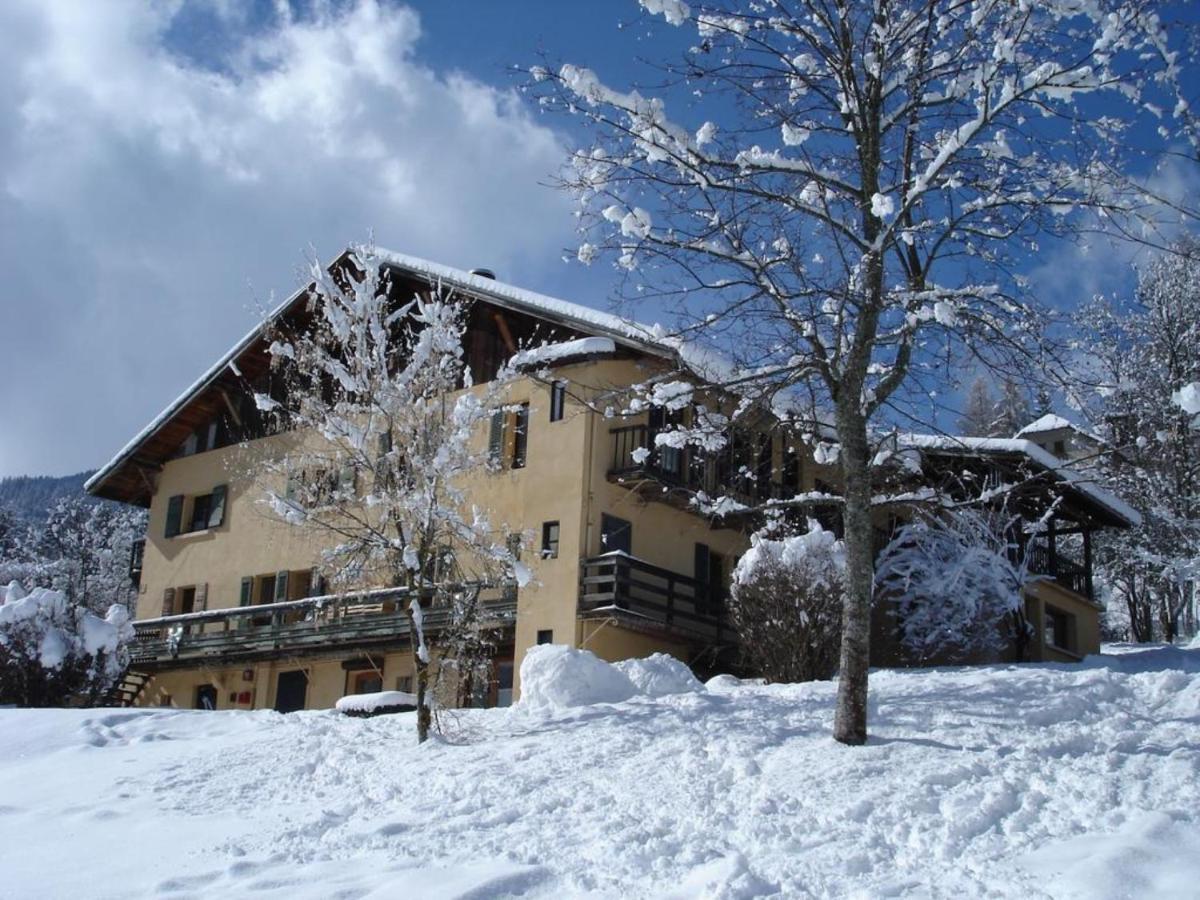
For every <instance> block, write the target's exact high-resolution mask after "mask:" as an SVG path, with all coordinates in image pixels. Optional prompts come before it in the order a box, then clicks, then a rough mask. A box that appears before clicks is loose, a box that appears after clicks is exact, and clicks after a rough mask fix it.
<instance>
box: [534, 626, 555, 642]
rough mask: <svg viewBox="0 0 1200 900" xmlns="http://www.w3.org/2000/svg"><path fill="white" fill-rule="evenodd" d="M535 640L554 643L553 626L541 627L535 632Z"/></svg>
mask: <svg viewBox="0 0 1200 900" xmlns="http://www.w3.org/2000/svg"><path fill="white" fill-rule="evenodd" d="M537 642H538V643H539V644H553V643H554V629H553V628H543V629H541V630H540V631H539V632H538V633H537Z"/></svg>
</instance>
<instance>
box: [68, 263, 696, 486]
mask: <svg viewBox="0 0 1200 900" xmlns="http://www.w3.org/2000/svg"><path fill="white" fill-rule="evenodd" d="M349 249H352V248H349V247H347V248H346V249H343V250H342V251H341V252H340V253H339V254H338V255H337V257H335V259H338V258H340V257H341V256H342V255H343V254H344V253H346V252H347V250H349ZM375 253H376V255H378V256H379V257H380V258H381V259H382V260H383V261H384V262H386V263H388V264H389V265H393V266H396V267H397V268H401V269H406V270H408V271H409V272H410V273H413V274H423V275H426V276H428V277H431V278H438V279H442V280H444V281H449V282H452V283H454V284H456V285H458V286H460V287H465V288H468V289H470V290H471V291H473V292H476V293H479V294H482V295H484V296H490V297H494V298H496V299H502V300H508V301H509V302H511V303H515V304H516V305H518V306H520V307H524V308H526V309H536V310H542V311H544V312H549V313H553V314H555V315H558V316H561V317H563V318H567V319H572V320H575V321H576V322H578V323H579V324H581V325H583V326H586V327H587V328H590V329H596V328H599V329H602V330H605V331H608V332H611V333H612V335H613V336H614V337H616V338H618V339H619V340H621V341H622V342H623V343H626V344H634V345H635V346H636V347H638V348H639V349H643V350H653V351H657V352H658V353H660V354H661V353H667V354H672V355H677V356H679V357H680V358H681V360H683V359H684V358H685V355H690V356H693V357H695V358H697V362H699V359H698V357H700V356H702V354H701V353H700V348H694V349H692V350H688V349H685V347H684V346H683V345H684V342H682V341H673V340H671V339H669V338H667V336H666V334H665V330H664V329H662V328H661V327H660V326H647V325H642V324H640V323H638V322H634V321H632V320H627V319H622V318H620V317H618V316H614V315H611V314H610V313H605V312H601V311H600V310H596V309H592V308H591V307H588V306H582V305H580V304H578V303H572V302H570V301H567V300H560V299H558V298H556V297H550V296H548V295H546V294H539V293H536V292H535V291H529V290H526V289H524V288H520V287H517V286H515V285H510V284H506V283H505V282H503V281H497V280H495V279H492V278H485V277H484V276H482V275H474V274H472V273H470V272H467V271H465V270H463V269H456V268H454V267H453V266H447V265H443V264H441V263H435V262H431V261H429V260H425V259H421V258H420V257H416V256H408V255H406V254H403V253H396V252H395V251H392V250H385V249H383V248H381V247H378V248H376V249H375ZM330 264H331V265H332V261H331V263H330ZM305 290H307V287H301V288H298V289H297V290H296V291H294V292H293V293H292V294H291V295H289V296H288V298H287V299H286V300H284V301H283V302H282V303H280V304H279V305H278V306H276V307H275V308H274V309H273V310H271V312H270V314H269V315H268V316H267V321H271V320H273V319H274V318H275V317H276V316H278V315H279V314H280V313H282V312H283V311H284V310H285V309H287V308H288V307H289V306H290V305H291V304H292V303H293V302H294V301H295V300H296V299H297V298H298V297H300V296H301V295H302V294H303V293H304V291H305ZM262 327H263V323H261V322H260V323H258V324H257V325H255V326H254V328H253V329H251V331H250V332H249V333H247V334H246V335H245V336H244V337H243V338H242V339H241V340H240V341H238V342H237V343H236V344H235V345H234V346H233V347H232V349H230V350H229V351H227V352H226V353H225V355H224V356H222V357H221V358H220V359H219V360H218V361H217V362H216V363H215V364H214V365H213V366H211V367H210V368H209V369H208V370H206V371H205V372H204V374H202V375H201V376H200V377H199V378H198V379H196V380H195V381H194V382H192V384H191V385H190V386H189V387H188V388H187V389H186V390H184V391H183V392H182V393H181V394H180V395H179V396H177V397H176V398H175V399H174V400H172V401H171V402H170V403H169V404H167V406H166V407H165V408H164V409H163V410H162V411H161V412H160V413H159V414H158V415H157V416H155V417H154V418H153V419H151V420H150V422H149V424H147V425H146V426H145V427H143V428H142V429H141V430H140V431H139V432H138V433H137V434H136V435H134V437H133V438H131V439H130V440H129V441H128V442H126V444H125V445H124V446H123V447H121V449H120V450H118V451H117V452H116V453H115V454H114V455H113V456H112V458H111V459H109V461H108V462H107V463H105V464H104V465H103V466H101V467H100V468H99V469H97V470H96V472H95V474H93V475H92V477H91V478H89V479H88V480H87V481H86V482H84V485H83V489H84V490H85V491H87V492H88V493H91V492H92V490H93V489H95V488H97V487H99V486H100V484H101V483H102V482H103V481H104V480H105V479H106V478H108V477H109V476H110V475H111V474H112V473H113V472H114V471H115V470H116V469H118V468H119V467H120V466H121V465H122V464H124V463H125V462H126V461H128V459H129V457H130V456H132V455H133V453H134V451H135V450H137V448H138V447H139V446H140V445H141V444H142V443H143V442H145V441H146V440H148V439H149V438H150V437H152V436H153V435H154V433H155V432H156V431H158V430H159V429H160V428H161V427H162V426H163V425H164V424H166V422H167V421H168V420H169V419H170V418H171V417H172V416H173V415H175V413H177V412H178V411H179V410H180V409H181V408H182V407H183V406H184V405H185V404H187V403H188V401H190V400H191V399H192V398H193V397H194V396H195V395H196V394H197V393H199V392H200V391H202V390H204V388H206V387H208V385H209V384H211V383H212V381H213V380H214V379H215V378H216V377H217V376H218V375H220V374H221V372H222V371H224V369H225V367H226V366H228V365H229V364H230V363H231V362H233V360H235V359H236V358H237V357H238V356H239V355H240V354H241V353H242V351H244V350H245V349H246V348H247V347H249V346H250V344H251V343H252V342H253V341H254V339H255V338H256V337H257V336H258V335H259V334H261V332H262ZM690 364H691V363H690V362H689V365H690Z"/></svg>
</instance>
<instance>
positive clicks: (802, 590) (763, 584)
mask: <svg viewBox="0 0 1200 900" xmlns="http://www.w3.org/2000/svg"><path fill="white" fill-rule="evenodd" d="M845 572H846V550H845V547H844V545H843V544H842V542H841V541H839V540H838V539H837V538H836V537H835V536H834V534H833V532H830V531H826V530H825V529H824V528H822V527H821V525H820V524H819V523H818V522H815V521H810V522H809V526H808V531H807V532H805V533H804V534H799V535H794V536H792V537H787V538H783V539H781V540H770V539H766V538H761V537H758V536H755V537H754V538H752V540H751V546H750V549H749V550H747V551H746V553H745V554H744V555H743V556H742V558H741V559H740V560H739V561H738V565H737V568H736V569H734V573H733V591H732V599H731V602H730V605H729V612H730V619H731V620H732V622H733V625H734V627H735V628H736V629H737V631H738V634H739V636H740V638H741V648H742V656H743V659H744V661H745V663H746V665H747V667H748V668H750V669H751V670H752V671H754V672H756V673H758V674H760V675H762V676H763V677H765V678H766V679H767V680H768V681H772V682H796V681H813V680H815V679H821V678H829V677H831V676H832V675H833V673H834V672H835V671H836V669H837V661H838V648H839V646H840V644H841V630H842V595H843V593H844V591H845Z"/></svg>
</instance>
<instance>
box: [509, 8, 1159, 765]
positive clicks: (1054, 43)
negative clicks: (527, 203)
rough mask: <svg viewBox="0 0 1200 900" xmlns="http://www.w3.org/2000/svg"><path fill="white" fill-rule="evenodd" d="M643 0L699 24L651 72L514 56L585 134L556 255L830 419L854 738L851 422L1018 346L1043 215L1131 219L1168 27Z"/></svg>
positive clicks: (1145, 11)
mask: <svg viewBox="0 0 1200 900" xmlns="http://www.w3.org/2000/svg"><path fill="white" fill-rule="evenodd" d="M642 5H643V6H644V7H645V9H646V10H647V11H648V12H650V13H652V14H657V15H661V16H662V17H663V18H664V19H665V20H666V22H667V23H668V24H669V25H672V26H681V27H689V28H692V29H694V32H695V33H694V40H693V42H692V46H691V48H690V49H689V50H687V51H686V52H685V53H684V54H683V56H682V58H681V59H680V60H678V61H677V62H670V61H667V62H660V63H659V69H660V70H661V76H660V78H659V79H658V81H659V83H658V85H657V86H656V88H655V89H654V91H655V94H656V95H655V96H649V95H647V94H646V93H643V92H642V91H640V90H616V89H613V88H610V87H608V86H606V85H605V84H604V83H603V82H602V81H601V79H600V78H599V77H598V76H597V75H596V74H595V73H593V72H591V71H589V70H587V69H585V68H582V67H579V66H576V65H569V64H568V65H562V66H550V65H543V66H539V67H536V68H535V69H533V70H532V71H531V76H532V79H533V82H534V87H535V90H536V91H537V92H538V94H539V95H540V101H541V103H542V104H543V105H544V106H545V107H548V108H552V109H559V110H562V111H564V112H565V113H568V114H573V115H578V116H581V117H582V119H583V120H584V123H585V124H586V125H587V126H588V128H589V131H588V133H589V134H591V135H593V136H594V140H593V141H592V143H591V144H590V145H589V146H585V147H582V148H580V149H579V150H578V151H577V152H576V153H575V155H574V158H573V166H572V168H571V169H570V171H569V172H568V174H567V175H566V176H565V179H564V180H565V181H566V183H567V185H568V186H569V187H570V188H572V189H573V190H575V191H576V192H577V193H578V196H579V198H580V202H581V207H582V216H581V227H582V228H583V231H584V240H583V243H582V244H581V246H580V247H579V250H578V257H579V259H580V260H582V261H584V262H591V261H594V260H597V259H602V258H608V259H613V260H615V262H616V263H617V264H618V265H619V266H620V267H622V268H623V269H625V270H626V271H627V272H628V273H629V275H628V277H629V280H630V282H631V288H632V290H631V293H632V295H634V296H638V297H643V298H650V299H656V300H658V301H659V302H667V303H671V302H674V306H675V309H676V311H677V313H678V317H679V323H680V324H679V333H680V334H681V335H683V336H690V337H695V338H696V339H697V340H700V341H705V342H708V343H710V344H714V345H718V346H720V347H722V348H724V349H725V351H726V352H727V353H728V354H729V355H730V356H731V357H732V359H733V362H734V365H733V366H732V367H731V368H729V369H727V370H726V371H725V373H724V375H722V376H719V377H717V378H715V379H714V380H715V381H717V382H719V384H718V386H719V387H733V386H737V388H738V389H739V390H740V391H741V392H742V393H743V395H744V396H752V400H755V401H758V402H757V403H756V402H743V403H742V405H741V406H740V407H739V411H741V412H748V411H754V412H755V413H756V414H757V412H758V410H760V409H761V408H762V407H763V406H764V405H765V406H768V407H770V408H771V409H774V410H776V411H779V410H781V409H782V410H786V413H785V417H786V418H787V419H789V420H790V421H791V422H792V423H793V424H794V425H795V426H796V428H797V429H798V430H800V431H801V432H804V433H808V434H812V435H814V436H816V435H823V433H824V430H827V429H828V428H829V427H832V430H833V433H834V436H835V439H836V440H835V442H834V443H835V444H836V446H835V447H834V448H832V449H831V450H830V449H828V448H827V450H826V451H823V452H825V454H826V458H829V457H830V456H831V455H833V454H836V459H837V461H838V462H839V464H840V468H841V475H842V481H843V486H842V491H843V494H844V497H843V504H844V520H845V540H846V552H847V559H848V567H847V593H846V603H845V608H844V619H843V629H842V646H841V656H840V672H841V678H840V683H839V692H838V700H837V709H836V716H835V723H834V735H835V737H836V738H837V739H838V740H839V741H842V742H845V743H850V744H861V743H863V742H864V741H865V740H866V737H867V671H868V665H869V650H870V647H869V616H870V605H871V597H872V583H873V564H874V559H873V557H874V552H873V540H872V530H873V529H872V509H873V507H874V505H875V503H876V500H877V499H878V498H877V497H876V495H875V492H874V488H873V479H872V466H871V463H872V460H873V458H874V456H875V447H874V446H873V444H874V438H873V435H874V434H876V433H877V426H879V425H881V424H884V423H886V422H887V421H888V420H889V419H890V420H891V421H893V422H898V423H902V424H904V425H905V426H908V425H910V424H911V423H913V422H917V423H922V424H926V425H928V424H929V422H930V419H931V410H932V409H934V408H936V403H937V400H936V396H935V391H937V390H938V389H940V387H941V386H942V383H943V382H944V380H945V379H944V377H943V376H944V374H945V364H946V363H947V362H948V361H958V362H962V361H964V359H965V357H966V356H968V355H969V356H970V357H972V358H973V360H974V364H976V365H978V366H980V367H982V368H983V369H985V370H986V369H989V368H990V369H992V370H997V371H1000V372H1017V371H1020V370H1021V369H1023V368H1024V367H1025V366H1026V364H1027V360H1028V359H1029V358H1030V356H1031V355H1032V354H1034V353H1035V351H1034V350H1033V349H1032V348H1031V346H1030V345H1031V344H1032V343H1033V342H1034V341H1035V339H1036V338H1037V334H1038V320H1039V316H1038V309H1037V308H1036V307H1035V306H1034V305H1033V304H1032V302H1031V301H1030V298H1029V297H1028V293H1027V291H1026V284H1025V281H1024V279H1023V278H1022V277H1021V275H1020V274H1019V273H1020V270H1021V266H1022V263H1023V261H1024V260H1025V259H1026V258H1027V257H1028V255H1030V254H1032V253H1034V252H1036V250H1037V249H1038V241H1039V240H1041V239H1043V238H1044V236H1045V235H1051V236H1058V237H1070V236H1072V235H1073V234H1075V233H1076V232H1077V231H1078V230H1079V229H1081V228H1083V227H1093V224H1094V223H1095V222H1100V223H1101V224H1102V225H1104V224H1111V225H1115V226H1118V227H1120V228H1125V229H1130V228H1131V224H1130V223H1131V220H1132V218H1133V217H1135V216H1136V215H1137V214H1139V213H1140V212H1142V211H1143V209H1144V207H1145V205H1146V204H1147V203H1149V202H1150V201H1149V200H1148V198H1147V197H1146V195H1145V193H1144V192H1143V191H1141V190H1139V189H1137V186H1136V185H1134V184H1133V183H1132V182H1131V180H1130V179H1129V178H1127V177H1126V176H1125V175H1124V174H1123V172H1124V171H1125V164H1126V158H1125V156H1124V154H1125V152H1126V148H1127V147H1128V146H1129V145H1128V143H1127V142H1125V141H1123V140H1122V137H1123V135H1125V134H1126V133H1127V130H1128V128H1129V127H1130V125H1131V123H1133V122H1134V121H1136V120H1138V118H1139V117H1141V116H1144V115H1146V109H1145V108H1146V106H1147V105H1150V104H1153V103H1154V101H1156V100H1158V101H1159V102H1160V103H1161V102H1162V98H1161V96H1160V95H1161V94H1166V93H1169V91H1170V90H1171V87H1172V84H1173V82H1171V80H1170V79H1166V80H1162V81H1159V82H1155V81H1154V80H1153V79H1154V78H1155V77H1156V76H1157V75H1159V74H1161V73H1162V72H1163V71H1164V68H1165V67H1167V66H1168V62H1167V60H1168V59H1169V58H1170V57H1169V53H1168V51H1167V47H1168V45H1169V43H1170V41H1169V40H1168V37H1167V36H1166V34H1165V33H1164V31H1163V29H1162V27H1161V23H1160V22H1159V20H1158V18H1157V17H1156V16H1155V15H1154V6H1153V4H1152V3H1150V2H1146V0H1141V2H1127V0H1096V2H1093V3H1086V4H1082V3H1078V2H1076V0H1045V2H1040V3H1015V2H1009V0H984V2H979V3H971V4H965V3H955V2H947V0H893V2H888V0H881V2H876V3H871V4H867V3H840V2H839V3H833V2H826V0H794V2H784V0H764V2H762V3H759V4H755V5H753V6H746V5H743V4H740V3H733V2H711V3H709V2H706V3H697V4H686V3H683V2H678V0H653V2H650V0H643V2H642ZM1171 64H1172V65H1173V63H1171ZM1081 98H1086V102H1085V103H1081V102H1080V101H1081ZM1168 99H1170V98H1168ZM668 101H672V102H676V103H678V104H679V106H681V107H684V106H686V107H687V112H686V113H685V115H687V116H688V117H689V118H690V120H691V121H688V122H687V124H685V123H684V122H683V121H682V120H680V119H676V118H672V117H670V116H669V115H668V113H667V102H668ZM1172 106H1173V105H1172V104H1170V103H1168V104H1167V108H1172ZM1101 107H1102V108H1103V111H1104V115H1103V116H1101V115H1099V114H1098V113H1097V110H1099V109H1100V108H1101ZM784 400H786V402H782V401H784ZM702 418H703V417H702ZM711 424H712V418H711V417H709V418H708V420H707V421H706V424H705V426H704V427H701V428H699V429H696V431H695V432H694V436H695V440H696V443H697V444H698V445H700V446H711V444H712V441H713V435H712V429H711V428H710V427H707V426H709V425H711ZM702 432H707V433H702ZM672 439H674V438H672ZM884 499H885V500H886V498H884ZM801 500H802V498H797V499H796V502H797V503H799V502H801Z"/></svg>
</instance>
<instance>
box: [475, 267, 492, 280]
mask: <svg viewBox="0 0 1200 900" xmlns="http://www.w3.org/2000/svg"><path fill="white" fill-rule="evenodd" d="M471 274H472V275H478V276H479V277H480V278H490V279H492V281H495V280H496V273H495V272H493V271H492V270H491V269H472V270H471Z"/></svg>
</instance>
